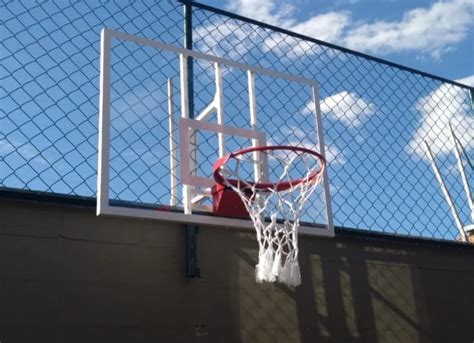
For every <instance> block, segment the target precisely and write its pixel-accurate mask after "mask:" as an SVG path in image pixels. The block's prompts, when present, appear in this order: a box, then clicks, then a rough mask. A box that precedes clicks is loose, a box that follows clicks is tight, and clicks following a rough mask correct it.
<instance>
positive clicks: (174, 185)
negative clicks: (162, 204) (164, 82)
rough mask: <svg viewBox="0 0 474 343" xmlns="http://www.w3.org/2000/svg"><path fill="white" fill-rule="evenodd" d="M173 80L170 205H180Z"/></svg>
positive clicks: (170, 97)
mask: <svg viewBox="0 0 474 343" xmlns="http://www.w3.org/2000/svg"><path fill="white" fill-rule="evenodd" d="M173 98H174V94H173V80H171V79H168V132H169V134H170V136H169V147H170V190H171V196H170V206H177V205H178V172H177V167H178V166H177V165H176V142H175V132H174V131H175V128H174V126H175V125H174V103H173Z"/></svg>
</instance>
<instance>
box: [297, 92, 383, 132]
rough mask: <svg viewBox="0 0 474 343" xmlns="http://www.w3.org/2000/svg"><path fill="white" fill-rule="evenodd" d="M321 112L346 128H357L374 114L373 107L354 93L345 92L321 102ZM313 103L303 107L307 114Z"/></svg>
mask: <svg viewBox="0 0 474 343" xmlns="http://www.w3.org/2000/svg"><path fill="white" fill-rule="evenodd" d="M320 106H321V112H322V113H323V115H325V116H327V117H328V118H331V119H334V120H339V121H340V122H341V123H343V124H344V125H346V126H348V127H356V126H359V125H360V124H361V123H362V122H363V120H364V119H365V118H367V117H368V116H370V115H372V114H374V113H375V105H374V104H372V103H370V102H367V101H366V100H364V99H362V98H361V97H359V96H358V95H357V94H355V93H349V92H346V91H343V92H340V93H336V94H334V95H331V96H328V97H326V98H324V99H323V100H322V101H321V105H320ZM313 107H314V105H313V103H312V102H311V103H309V104H307V105H306V106H305V110H303V112H304V113H309V109H310V108H313Z"/></svg>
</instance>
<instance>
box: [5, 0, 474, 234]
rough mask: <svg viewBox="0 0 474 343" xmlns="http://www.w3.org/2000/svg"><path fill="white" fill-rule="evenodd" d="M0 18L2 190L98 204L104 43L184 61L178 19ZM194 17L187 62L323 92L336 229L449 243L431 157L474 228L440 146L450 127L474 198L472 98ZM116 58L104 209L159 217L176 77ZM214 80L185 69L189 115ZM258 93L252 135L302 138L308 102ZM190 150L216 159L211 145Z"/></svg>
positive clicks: (235, 86) (172, 14)
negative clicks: (199, 56) (231, 64)
mask: <svg viewBox="0 0 474 343" xmlns="http://www.w3.org/2000/svg"><path fill="white" fill-rule="evenodd" d="M0 12H1V14H0V16H1V20H2V23H1V26H0V27H1V33H0V36H1V38H2V39H1V42H0V45H1V48H2V55H1V56H0V70H1V72H0V80H1V83H0V90H1V94H0V104H1V113H0V123H1V124H0V155H1V160H0V187H4V188H16V189H27V190H33V191H46V192H52V193H61V194H68V195H72V196H77V195H80V196H95V192H96V174H97V122H98V117H97V116H98V94H99V89H98V85H99V40H100V30H101V29H102V28H103V27H107V28H110V29H114V30H117V31H122V32H127V33H129V34H133V35H137V36H140V37H145V38H148V39H154V40H160V41H163V42H165V43H169V44H175V45H180V46H181V45H182V41H183V34H184V33H183V30H182V27H183V8H182V4H181V3H179V2H175V1H159V2H153V1H135V2H132V3H130V4H117V3H113V2H104V3H97V2H92V1H79V2H59V1H58V2H53V1H46V2H37V3H36V4H35V5H34V6H26V5H25V4H22V3H21V2H19V1H11V2H6V3H4V4H3V5H2V6H1V7H0ZM192 16H193V48H194V49H195V50H199V51H201V52H205V53H208V54H211V55H216V56H221V57H225V58H227V59H232V60H237V61H239V62H244V63H247V64H250V65H259V66H262V67H265V68H269V69H273V70H277V71H281V72H285V73H290V74H295V75H301V76H303V77H305V78H308V79H314V80H316V81H317V82H318V83H319V85H320V97H321V110H322V113H323V121H324V134H325V139H326V141H325V144H326V147H327V152H328V157H329V165H328V173H329V179H330V186H331V195H332V202H333V206H332V207H333V212H334V223H335V225H338V226H343V227H351V228H360V229H367V230H373V231H381V232H389V233H395V234H407V235H411V236H416V237H427V238H437V239H448V240H453V239H456V237H457V236H458V230H457V228H456V226H455V223H454V220H453V217H452V215H451V213H450V209H449V207H448V205H447V203H446V200H445V198H444V196H443V193H442V191H441V189H440V186H439V184H438V182H437V180H436V178H435V176H434V174H433V170H432V169H431V165H430V162H429V160H428V156H427V154H426V150H425V147H424V144H425V143H424V142H425V141H426V142H427V143H428V144H429V145H430V147H431V148H432V150H433V153H434V154H435V158H436V161H437V163H438V166H439V167H440V172H441V174H442V175H443V178H444V180H445V181H446V183H447V188H448V189H449V191H450V193H451V195H452V197H453V200H454V203H455V205H456V208H457V209H458V210H459V212H460V217H461V220H462V222H463V223H466V224H468V223H469V222H470V217H469V215H470V213H469V208H468V206H467V205H468V202H467V201H466V195H465V194H464V190H463V188H462V187H463V186H462V183H461V178H460V175H459V172H458V170H457V168H456V159H455V156H454V154H453V150H454V146H453V144H452V141H451V136H450V132H449V125H450V124H451V125H452V126H453V129H454V131H455V133H456V135H457V137H458V138H459V141H460V143H461V145H462V146H463V147H464V149H465V152H466V154H465V157H466V156H467V158H465V167H466V171H467V175H468V178H469V180H470V181H471V184H474V182H473V181H474V180H473V178H474V170H472V169H470V166H469V163H468V162H467V161H468V158H470V159H471V160H474V156H473V149H474V115H473V113H472V104H471V97H470V90H469V89H468V88H464V87H460V86H459V85H456V84H454V83H449V82H443V81H442V80H440V79H438V78H432V77H429V76H427V75H424V74H422V73H415V72H411V71H409V70H406V69H403V68H399V67H397V66H395V65H391V64H388V63H381V62H380V61H378V60H375V59H370V58H367V57H365V56H362V55H360V54H354V53H351V52H349V51H346V50H344V49H338V48H336V47H333V46H331V45H328V44H324V43H320V42H317V41H314V40H309V39H304V38H303V37H300V36H298V35H291V34H290V33H287V32H283V31H281V30H275V29H273V28H271V27H268V26H265V25H260V24H258V23H255V22H252V21H247V20H244V19H242V18H237V17H234V16H231V15H227V14H225V13H222V12H219V11H213V10H212V9H209V8H208V7H205V6H201V5H199V4H195V6H194V7H193V14H192ZM113 53H114V61H116V64H113V70H112V75H113V80H112V82H113V83H112V85H113V87H112V88H113V89H114V92H113V93H112V99H111V106H112V111H113V115H114V116H113V117H112V126H111V128H112V131H111V148H112V151H111V188H110V197H111V199H115V200H126V201H131V202H136V203H147V204H150V203H152V204H169V203H170V201H171V199H170V192H169V191H170V187H171V185H170V175H169V163H170V162H169V159H164V158H163V152H164V151H166V150H167V149H168V144H169V142H168V139H169V137H168V135H167V134H166V132H167V130H168V128H167V125H168V122H167V117H166V116H165V115H163V116H159V115H158V116H157V113H160V114H163V113H166V101H165V97H166V94H165V93H164V92H165V91H166V82H167V78H168V77H169V76H170V75H174V81H175V84H174V86H173V87H174V91H175V93H176V94H177V96H179V89H178V86H177V84H178V77H179V75H178V73H179V70H178V69H177V68H174V67H173V66H174V65H175V64H173V63H171V62H170V64H169V67H168V69H163V66H164V65H166V63H165V62H166V61H167V60H168V59H170V61H171V57H169V56H167V55H166V54H161V55H156V51H153V52H152V51H151V49H148V48H143V47H139V46H137V45H134V44H130V43H126V42H116V43H115V45H114V46H113ZM157 61H160V62H157ZM173 68H174V69H173ZM212 68H213V66H212V64H209V63H208V64H206V63H195V64H194V72H195V92H194V94H193V97H194V104H195V108H196V110H200V109H201V110H202V108H203V107H205V106H206V104H208V102H209V100H210V99H211V98H212V96H213V94H214V92H215V89H214V86H213V74H212ZM245 82H246V81H245V80H244V75H240V74H238V73H230V72H228V73H225V77H224V92H225V94H224V96H225V99H226V118H227V119H228V122H227V123H226V124H228V125H234V126H239V125H241V123H242V119H241V116H244V115H247V114H246V113H245V109H244V107H243V104H245V103H246V100H245V97H246V94H245V87H243V86H242V85H243V84H244V85H245ZM256 83H257V84H259V83H260V84H262V85H265V87H263V88H262V89H263V90H262V92H261V94H260V96H259V97H258V98H257V102H258V103H257V104H258V107H259V108H265V109H266V115H265V116H263V118H265V119H264V120H262V121H261V122H259V126H260V127H265V130H266V132H267V135H269V136H270V137H273V139H276V140H278V137H284V136H285V135H288V132H289V131H288V130H290V131H291V132H292V133H293V134H295V135H296V136H297V135H300V137H304V136H305V129H304V125H305V124H304V121H305V120H308V117H305V116H302V115H301V113H299V111H301V110H302V108H303V107H302V106H301V105H302V104H305V103H307V100H308V99H307V98H304V96H303V95H302V94H303V92H301V91H300V90H299V89H292V87H293V86H288V85H278V84H276V83H275V81H274V80H268V79H265V77H260V79H259V78H258V77H257V79H256ZM283 89H284V90H285V92H282V90H283ZM288 89H290V90H291V89H292V91H291V92H288V91H287V90H288ZM130 94H132V95H133V94H135V95H134V96H132V97H130ZM125 95H128V97H126V96H125ZM157 99H158V100H157ZM176 103H179V100H177V101H176ZM177 111H178V112H179V108H177ZM298 130H300V131H302V132H299V131H298ZM198 139H200V140H201V141H202V144H203V146H204V145H206V144H207V145H209V149H208V150H211V148H212V147H213V146H215V142H214V141H215V140H216V139H217V138H216V137H200V138H198ZM304 139H306V137H304V138H301V141H303V140H304ZM177 143H179V142H177ZM228 144H229V146H232V144H234V145H235V146H238V145H239V144H240V143H237V142H229V143H228ZM203 151H206V149H204V150H203ZM201 159H202V160H203V161H204V163H203V164H202V166H201V167H202V168H203V170H204V169H206V168H208V167H210V166H211V165H212V163H213V162H214V161H213V160H210V159H208V157H207V156H206V155H203V156H201ZM178 162H179V161H178ZM180 201H181V200H179V202H180ZM178 205H180V204H178ZM312 206H314V208H315V209H316V208H318V204H317V203H314V204H313V205H312Z"/></svg>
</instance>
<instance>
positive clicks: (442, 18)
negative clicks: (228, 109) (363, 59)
mask: <svg viewBox="0 0 474 343" xmlns="http://www.w3.org/2000/svg"><path fill="white" fill-rule="evenodd" d="M350 3H351V4H353V3H355V2H354V1H350ZM226 7H227V9H228V10H230V11H233V12H237V13H239V14H241V15H244V16H247V17H250V18H253V19H257V20H260V21H263V22H266V23H269V24H272V25H276V26H280V27H283V28H285V29H288V30H291V31H295V32H298V33H301V34H304V35H307V36H311V37H314V38H317V39H320V40H324V41H328V42H331V43H335V44H339V45H343V46H347V47H349V48H352V49H355V50H359V51H365V52H368V53H374V54H379V55H385V54H389V53H394V52H415V53H417V54H421V55H428V56H431V58H432V59H434V60H438V59H440V58H441V57H442V56H443V54H445V53H446V52H448V51H451V50H454V49H455V45H456V44H457V43H459V42H460V41H462V40H463V39H464V38H465V37H466V35H467V33H468V31H469V28H470V27H471V26H472V24H473V22H474V1H472V0H450V1H438V2H436V3H434V4H433V5H432V6H431V7H427V8H415V9H413V10H410V11H407V12H406V13H405V14H404V15H403V17H402V18H401V19H400V20H398V21H383V20H379V21H375V22H360V21H357V22H356V21H354V20H352V18H351V13H350V12H349V11H332V12H328V13H322V14H318V15H313V16H311V17H309V18H308V19H306V20H305V21H301V22H298V21H297V20H296V19H295V16H294V13H295V12H296V9H295V7H294V5H292V4H290V3H289V2H281V1H277V0H237V1H232V2H231V1H229V2H228V5H227V6H226ZM244 27H245V26H244ZM196 32H197V36H199V37H200V38H201V39H202V43H204V44H202V43H201V46H200V48H206V50H207V51H206V52H212V53H214V54H218V55H222V53H223V52H225V53H226V54H228V53H229V52H230V55H227V56H228V57H230V58H237V57H241V56H242V55H243V54H245V53H247V52H248V51H249V49H251V48H252V47H253V46H256V45H257V46H258V45H259V44H263V48H264V49H265V50H266V51H268V50H275V53H277V54H279V55H281V56H286V57H288V58H295V57H298V56H300V55H302V54H308V53H313V54H315V53H317V51H318V50H317V49H315V47H314V44H312V43H309V42H303V41H300V40H297V39H291V38H290V37H286V36H284V35H272V37H270V38H268V39H265V41H261V37H260V36H259V35H258V34H257V33H256V32H255V31H253V30H252V29H250V28H249V27H247V28H242V27H241V26H240V25H238V24H237V23H234V22H232V21H230V22H226V23H224V22H223V21H222V22H217V23H214V24H212V25H208V26H204V27H199V28H198V29H197V30H196ZM219 45H220V47H219Z"/></svg>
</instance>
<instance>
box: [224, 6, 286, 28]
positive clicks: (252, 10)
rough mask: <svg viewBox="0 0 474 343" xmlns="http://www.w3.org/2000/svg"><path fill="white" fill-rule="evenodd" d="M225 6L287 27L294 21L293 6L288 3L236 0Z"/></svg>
mask: <svg viewBox="0 0 474 343" xmlns="http://www.w3.org/2000/svg"><path fill="white" fill-rule="evenodd" d="M226 7H227V9H228V10H229V11H231V12H237V13H239V14H241V15H243V16H245V17H249V18H253V19H256V20H259V21H263V22H265V23H268V24H272V25H278V26H284V27H287V26H289V25H292V24H293V22H294V20H293V19H291V15H292V14H293V13H294V11H295V7H294V6H293V5H292V4H290V3H283V4H278V6H277V5H276V1H275V0H238V1H229V3H228V5H227V6H226Z"/></svg>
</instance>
